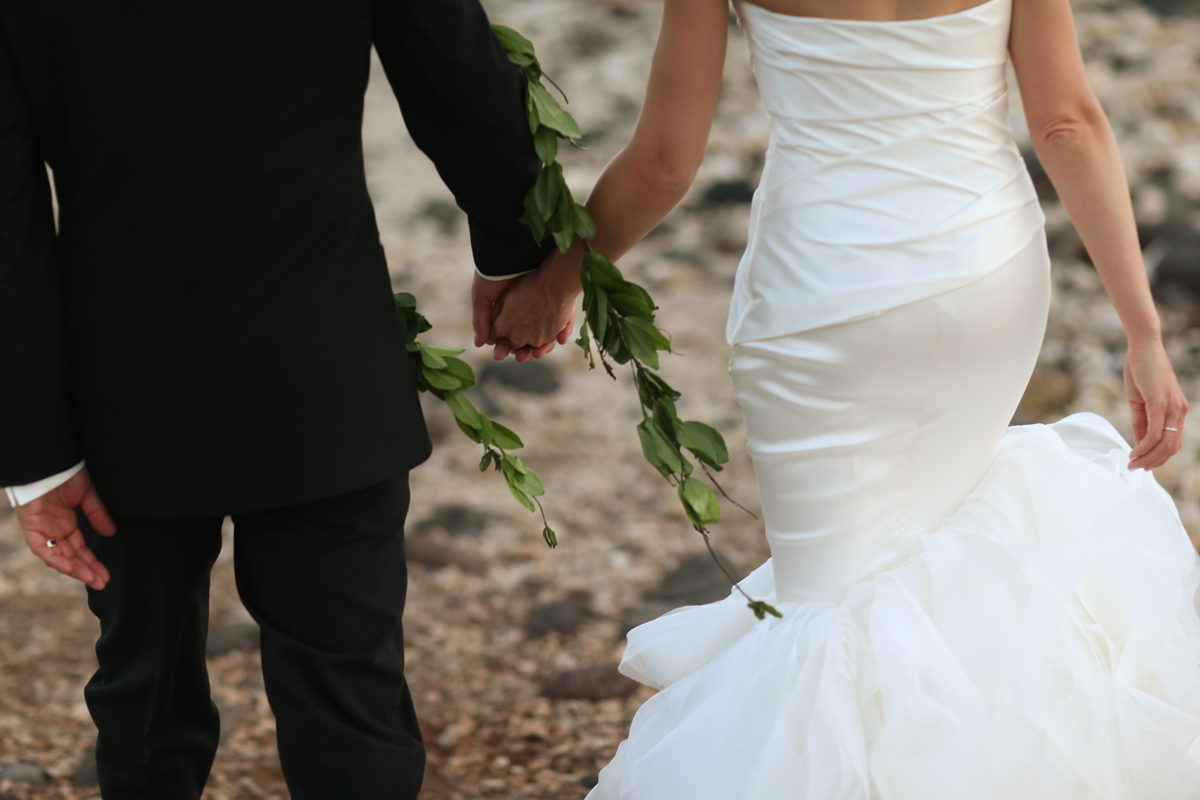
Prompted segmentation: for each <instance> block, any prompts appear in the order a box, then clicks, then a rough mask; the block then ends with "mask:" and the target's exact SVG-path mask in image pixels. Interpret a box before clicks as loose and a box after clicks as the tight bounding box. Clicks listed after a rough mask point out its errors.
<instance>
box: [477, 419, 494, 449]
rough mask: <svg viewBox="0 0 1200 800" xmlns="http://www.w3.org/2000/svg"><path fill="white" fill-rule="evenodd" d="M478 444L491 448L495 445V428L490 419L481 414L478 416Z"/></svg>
mask: <svg viewBox="0 0 1200 800" xmlns="http://www.w3.org/2000/svg"><path fill="white" fill-rule="evenodd" d="M479 423H480V425H479V442H480V444H482V445H483V446H484V447H491V446H492V445H493V444H495V443H496V438H495V426H494V424H493V423H492V421H491V420H490V419H488V418H487V417H485V416H484V415H483V414H480V415H479Z"/></svg>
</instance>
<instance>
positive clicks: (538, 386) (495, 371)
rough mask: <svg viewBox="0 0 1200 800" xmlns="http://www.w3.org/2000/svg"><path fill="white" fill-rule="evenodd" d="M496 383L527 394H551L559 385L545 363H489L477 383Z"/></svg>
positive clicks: (552, 370) (553, 373)
mask: <svg viewBox="0 0 1200 800" xmlns="http://www.w3.org/2000/svg"><path fill="white" fill-rule="evenodd" d="M488 380H495V381H498V382H499V383H500V384H501V385H503V386H508V387H511V388H513V389H516V390H517V391H519V392H527V393H529V394H539V395H546V394H553V393H554V392H557V391H558V388H559V386H560V385H561V384H560V383H559V380H558V375H556V374H555V372H554V368H553V367H551V366H550V365H549V364H547V363H546V362H545V361H526V362H525V363H524V364H521V363H518V362H516V361H510V360H505V361H489V362H488V363H487V364H486V365H485V366H484V368H483V370H482V371H481V373H480V375H479V382H480V383H483V382H485V381H488Z"/></svg>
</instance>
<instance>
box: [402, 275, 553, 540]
mask: <svg viewBox="0 0 1200 800" xmlns="http://www.w3.org/2000/svg"><path fill="white" fill-rule="evenodd" d="M395 301H396V318H397V319H398V320H399V322H400V330H401V332H402V333H403V335H404V345H405V347H406V349H407V350H408V356H409V358H411V359H412V363H413V368H414V370H415V371H416V374H417V388H418V389H420V390H421V391H423V392H429V393H430V394H432V395H433V396H434V397H436V398H438V399H439V400H441V401H443V402H445V404H446V405H447V406H449V407H450V411H451V412H453V414H454V421H455V422H457V423H458V427H459V428H461V429H462V432H463V433H465V434H466V435H467V436H468V437H470V439H471V440H472V441H474V442H477V443H479V444H481V445H483V459H482V460H481V461H480V462H479V471H480V472H486V471H487V469H488V467H492V468H494V469H495V470H496V471H497V472H499V473H500V474H502V475H503V476H504V481H505V483H507V484H508V490H509V491H510V492H512V495H513V497H515V498H517V502H519V503H520V504H521V505H523V506H525V507H526V508H528V509H529V510H530V511H534V510H536V511H540V512H541V514H542V538H544V539H545V540H546V544H547V545H549V546H550V547H554V546H556V545H557V544H558V537H557V536H556V535H555V533H554V530H553V529H552V528H551V527H550V523H549V522H548V521H547V520H546V510H545V509H543V508H542V502H541V501H540V500H539V499H538V498H539V497H541V496H542V495H543V494H545V493H546V490H545V488H544V487H543V486H542V482H541V480H539V479H538V476H537V474H535V473H534V471H533V470H531V469H530V468H529V467H527V466H525V463H524V462H523V461H521V459H519V458H517V457H516V456H514V455H511V454H509V453H508V452H506V451H508V450H520V449H521V448H522V447H524V446H525V444H524V443H523V442H522V441H521V437H520V436H517V435H516V434H515V433H513V432H512V431H511V430H509V429H508V428H506V427H504V426H503V425H501V424H500V423H499V422H496V421H495V420H492V419H489V418H488V417H487V415H485V414H483V413H482V412H480V411H479V409H477V408H475V404H474V403H472V402H471V401H470V400H468V399H467V398H466V396H465V395H464V394H463V392H464V391H466V390H467V389H470V388H471V387H472V386H474V385H475V371H474V370H472V369H471V366H470V365H469V364H467V362H465V361H463V360H462V359H461V358H459V356H460V355H462V353H463V351H462V350H459V349H456V348H453V347H435V346H434V345H428V344H421V343H419V342H418V341H417V336H418V335H420V334H422V333H424V332H425V331H427V330H429V329H430V328H432V327H433V326H432V325H430V324H429V320H427V319H425V317H424V316H423V315H422V314H420V313H419V312H418V311H417V298H415V297H413V296H412V295H411V294H409V293H408V292H401V293H400V294H397V295H396V296H395Z"/></svg>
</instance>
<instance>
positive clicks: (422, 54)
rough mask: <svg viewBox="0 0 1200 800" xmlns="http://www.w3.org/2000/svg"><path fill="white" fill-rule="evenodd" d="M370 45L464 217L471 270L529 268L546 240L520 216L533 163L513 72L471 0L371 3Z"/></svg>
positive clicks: (520, 90)
mask: <svg viewBox="0 0 1200 800" xmlns="http://www.w3.org/2000/svg"><path fill="white" fill-rule="evenodd" d="M372 39H373V41H374V44H375V50H376V52H378V53H379V58H380V61H382V62H383V67H384V70H385V71H386V72H387V76H388V81H389V82H390V83H391V85H392V91H393V92H394V93H395V95H396V99H397V100H398V101H399V102H400V110H401V112H402V113H403V115H404V121H405V124H406V125H407V126H408V130H409V133H410V134H411V135H412V137H413V141H414V142H416V144H417V146H418V147H419V148H421V150H422V151H424V152H425V154H426V155H428V156H429V157H430V159H432V160H433V163H434V166H435V167H437V170H438V173H439V174H440V175H441V177H442V180H443V181H445V182H446V185H447V186H448V187H449V188H450V191H451V192H453V193H454V198H455V200H456V201H457V202H458V205H459V206H460V207H461V208H462V209H463V211H465V212H467V219H468V223H469V225H470V229H471V248H472V250H473V251H474V254H475V264H476V266H477V267H478V269H479V271H480V272H481V273H483V274H484V275H490V276H501V275H511V274H513V273H519V272H524V271H527V270H530V269H534V268H535V267H537V266H538V265H539V264H540V263H541V261H542V259H543V258H545V256H546V255H547V254H549V252H550V248H551V246H552V244H551V242H550V241H549V239H547V241H546V243H545V244H544V245H538V244H537V243H536V242H535V241H534V240H533V235H532V234H531V233H530V231H529V228H528V227H526V226H525V225H522V224H521V223H520V222H519V220H520V218H521V216H522V214H523V213H524V211H523V207H522V203H523V201H524V199H525V194H526V193H527V192H528V191H529V189H530V187H532V186H533V183H534V181H535V180H536V179H537V174H538V171H539V170H540V169H541V162H540V161H539V160H538V158H537V154H536V152H535V151H534V149H533V136H532V135H531V134H530V132H529V123H528V122H527V119H526V115H525V100H524V94H523V87H522V85H521V82H520V74H519V73H518V72H517V69H516V67H514V66H513V65H512V64H511V63H509V61H508V57H507V56H506V55H505V53H504V49H503V48H502V47H501V46H500V43H499V42H498V41H497V40H496V37H495V36H494V35H493V34H492V31H491V27H490V25H489V23H488V19H487V16H486V15H485V14H484V11H483V8H482V7H481V6H480V5H479V2H478V0H376V3H375V13H374V19H373V30H372Z"/></svg>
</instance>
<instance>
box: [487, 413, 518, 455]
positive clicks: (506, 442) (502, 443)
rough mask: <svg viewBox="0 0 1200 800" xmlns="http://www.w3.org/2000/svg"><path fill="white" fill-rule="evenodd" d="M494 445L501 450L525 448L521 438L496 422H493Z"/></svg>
mask: <svg viewBox="0 0 1200 800" xmlns="http://www.w3.org/2000/svg"><path fill="white" fill-rule="evenodd" d="M492 444H494V445H496V447H499V448H500V449H501V450H520V449H521V448H522V447H524V446H525V443H524V442H522V441H521V437H520V436H517V435H516V434H515V433H513V432H512V431H511V430H509V429H508V428H506V427H504V426H503V425H501V424H500V423H499V422H496V421H495V420H493V421H492Z"/></svg>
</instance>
